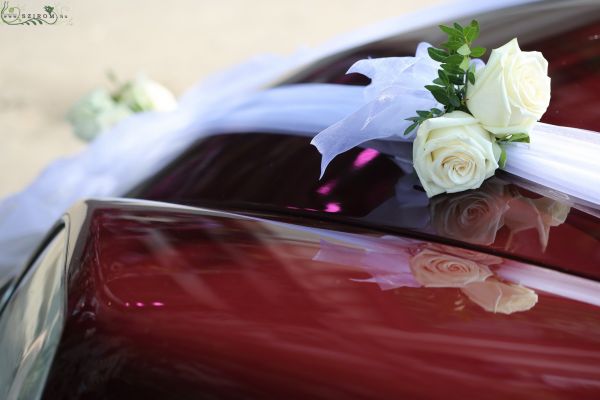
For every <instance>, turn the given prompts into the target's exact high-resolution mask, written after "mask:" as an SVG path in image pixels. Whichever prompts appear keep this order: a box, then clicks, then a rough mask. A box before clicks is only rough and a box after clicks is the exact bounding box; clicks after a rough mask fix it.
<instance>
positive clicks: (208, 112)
mask: <svg viewBox="0 0 600 400" xmlns="http://www.w3.org/2000/svg"><path fill="white" fill-rule="evenodd" d="M426 46H427V45H426V44H422V45H420V46H419V47H418V50H417V55H416V56H415V57H400V58H385V59H373V60H363V61H360V62H358V63H357V64H355V65H354V66H353V68H352V69H351V72H359V73H362V74H365V75H366V76H369V77H371V78H372V83H371V85H369V86H367V87H366V88H365V87H360V86H347V85H335V84H298V85H288V86H280V87H276V88H273V89H268V90H262V91H260V90H259V88H260V87H261V86H264V85H267V84H268V83H269V81H271V80H273V79H274V78H275V77H277V76H281V74H283V73H285V72H286V71H289V70H290V69H293V68H295V67H297V66H298V65H299V64H302V63H304V62H305V61H306V58H305V57H304V56H302V55H299V56H298V57H297V58H295V59H291V60H281V59H279V60H275V59H273V58H261V59H257V60H254V61H253V62H249V63H247V64H244V65H242V66H240V67H238V68H235V69H233V70H230V71H227V72H226V73H223V74H221V75H220V76H219V77H216V78H213V80H211V81H209V82H207V83H206V84H203V85H200V86H198V87H196V88H194V89H192V90H191V91H190V92H189V93H188V94H187V95H186V96H185V97H184V98H183V99H182V100H181V102H180V107H179V109H178V110H177V111H175V112H172V113H164V114H161V113H145V114H140V115H134V116H133V117H131V118H129V119H127V120H125V121H123V122H122V123H121V124H119V125H118V126H116V127H115V128H114V129H112V130H111V131H109V132H106V133H105V134H103V135H102V136H101V137H99V138H98V139H97V140H96V141H94V142H93V143H92V144H91V145H90V146H89V147H88V148H87V149H86V151H84V152H82V153H80V154H78V155H76V156H74V157H71V158H67V159H62V160H58V161H56V162H54V163H52V164H51V165H50V166H49V167H48V168H47V169H46V170H45V171H44V172H43V173H42V174H41V175H40V176H39V177H38V178H37V179H36V180H35V181H34V182H33V183H32V184H31V185H30V186H29V187H28V188H27V189H25V190H24V191H23V192H21V193H18V194H15V195H13V196H10V197H8V198H6V199H4V200H2V201H1V202H0V287H1V286H2V284H3V283H4V280H5V279H6V277H7V276H9V275H10V273H11V271H15V269H17V268H18V267H19V266H20V265H21V264H22V263H23V262H24V261H25V260H26V258H27V257H28V256H29V254H30V252H31V251H32V250H33V248H34V247H35V245H36V243H37V242H38V241H39V240H40V239H41V238H42V237H43V236H44V234H45V232H46V231H47V230H48V229H49V228H50V227H51V226H52V224H53V223H54V221H56V219H57V218H59V217H60V215H61V214H62V213H63V212H64V211H65V210H66V209H67V208H68V207H69V206H70V205H71V204H73V203H74V202H76V201H78V200H81V199H84V198H89V197H107V196H111V197H115V196H122V195H124V194H125V193H127V191H129V190H131V189H132V188H133V187H135V185H137V184H139V183H140V182H142V181H143V180H145V179H147V178H148V177H150V176H152V174H154V173H156V171H159V170H160V169H161V168H163V167H164V166H165V165H166V164H167V163H168V162H170V161H171V160H172V159H173V158H174V157H176V156H177V155H178V154H180V153H181V152H182V151H184V150H185V149H186V148H188V147H189V146H190V145H191V144H192V143H194V142H195V141H196V140H198V139H199V138H201V137H204V136H207V135H210V134H215V133H234V132H256V131H264V132H280V133H288V134H297V135H306V136H315V134H317V132H319V131H322V132H321V133H320V134H318V135H317V136H315V137H314V139H313V144H315V146H317V148H318V149H319V151H321V153H322V154H323V161H322V169H323V170H324V168H325V167H326V165H327V164H328V163H329V162H330V161H331V160H332V159H333V158H334V157H335V156H336V155H337V154H340V153H342V152H344V151H347V150H349V149H351V148H352V147H354V146H357V145H361V144H364V145H368V146H376V147H377V149H378V150H383V151H384V152H385V153H386V154H390V155H393V156H395V157H396V158H400V159H402V160H403V161H404V163H403V165H405V164H406V165H408V167H407V168H410V160H408V158H407V156H409V154H406V148H407V146H406V143H402V142H406V141H409V142H410V141H411V140H412V138H411V137H405V136H403V132H404V130H405V129H406V127H407V126H408V121H405V118H407V117H410V116H412V115H414V111H415V110H418V109H429V108H431V107H433V106H435V104H436V102H435V100H434V99H433V98H432V97H431V95H430V94H429V92H428V91H426V90H425V89H423V86H424V85H425V84H428V83H429V82H431V81H432V80H433V79H434V78H435V71H437V63H435V62H434V61H432V60H430V59H429V58H428V57H424V54H426V51H425V50H426ZM373 139H377V140H376V141H373ZM507 153H508V163H507V165H506V168H505V169H506V171H508V172H510V173H513V174H515V175H517V176H520V177H522V178H524V179H527V180H530V181H533V182H536V183H540V184H542V185H545V186H547V187H549V188H551V189H553V190H555V191H557V192H561V193H564V194H566V195H568V196H573V197H575V198H579V199H584V200H587V201H589V202H591V203H593V204H595V205H598V204H600V136H599V134H598V133H596V132H590V131H584V130H580V129H574V128H567V127H558V126H552V125H548V124H537V125H536V127H535V128H534V130H533V132H532V133H531V144H530V145H526V144H515V145H510V146H507ZM559 194H560V193H559ZM561 196H562V197H561ZM559 197H561V198H563V199H565V197H564V196H563V195H560V196H559ZM566 200H568V198H566ZM3 272H4V274H3ZM7 272H8V274H7Z"/></svg>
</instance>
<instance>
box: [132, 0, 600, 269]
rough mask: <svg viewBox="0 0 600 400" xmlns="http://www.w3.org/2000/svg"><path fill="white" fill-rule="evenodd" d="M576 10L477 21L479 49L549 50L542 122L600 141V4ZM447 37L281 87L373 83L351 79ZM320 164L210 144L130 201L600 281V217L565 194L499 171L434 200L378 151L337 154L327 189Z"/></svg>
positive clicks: (289, 140)
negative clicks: (294, 220) (346, 233)
mask: <svg viewBox="0 0 600 400" xmlns="http://www.w3.org/2000/svg"><path fill="white" fill-rule="evenodd" d="M569 4H570V5H569V6H568V7H567V5H564V4H562V5H561V4H560V3H554V2H549V3H546V2H543V3H535V4H533V5H527V6H521V7H517V8H510V9H505V10H500V11H496V12H493V13H489V14H485V15H481V16H479V15H478V16H476V17H477V19H478V20H479V21H480V23H481V24H482V26H485V29H483V30H482V32H484V35H483V36H482V38H481V42H482V45H484V46H486V47H487V48H496V47H499V46H500V45H502V44H503V43H505V42H507V41H508V40H510V39H512V38H513V37H515V36H518V37H519V41H520V45H521V47H522V48H523V49H525V50H537V51H541V52H543V54H544V56H545V57H546V59H548V61H549V65H550V71H549V74H550V76H551V79H552V101H551V104H550V107H549V109H548V111H547V112H546V114H545V116H544V118H543V121H544V122H548V123H552V124H557V125H566V126H572V127H578V128H584V129H590V130H595V131H600V113H598V112H597V110H598V108H599V107H600V96H599V95H598V93H600V18H598V15H600V14H599V13H598V11H599V10H600V7H599V6H600V5H599V4H598V3H597V2H596V3H595V4H594V2H577V3H576V4H575V3H569ZM465 20H466V21H468V20H469V18H465ZM441 39H442V36H441V34H440V33H438V29H437V27H435V26H433V27H429V28H426V29H421V30H419V31H415V32H411V33H408V34H404V35H402V36H401V37H396V38H389V39H386V40H383V41H380V42H377V43H371V44H369V45H366V46H363V47H361V48H357V49H354V50H353V51H352V52H348V53H345V54H338V55H335V56H332V57H329V58H328V59H325V60H322V61H320V62H319V63H315V64H314V65H311V66H309V67H308V68H306V69H305V70H304V71H301V72H300V73H298V74H297V75H296V76H294V77H293V78H291V79H288V80H286V81H285V82H283V83H286V84H289V83H295V82H334V83H343V84H353V85H365V84H367V83H368V80H367V79H365V78H364V77H362V76H359V75H356V74H351V75H345V71H346V70H347V69H348V67H349V66H350V65H352V64H353V63H354V62H355V61H357V60H359V59H362V58H365V57H383V56H403V55H410V54H412V53H414V49H415V47H416V45H417V43H418V42H420V41H429V42H432V43H438V42H440V40H441ZM319 165H320V154H319V153H318V152H317V150H316V149H315V148H314V147H312V146H311V145H310V138H306V137H302V136H294V135H282V134H273V133H270V132H247V133H243V134H237V133H236V134H228V133H226V132H224V133H223V134H222V135H213V136H211V137H208V138H204V139H202V140H200V141H199V142H198V143H196V144H195V145H194V146H192V147H191V148H189V149H188V151H187V152H185V153H184V154H183V155H182V156H180V157H179V158H178V159H177V160H175V161H174V162H173V163H171V164H170V165H169V166H167V167H166V168H165V169H163V170H162V171H161V172H160V173H159V174H157V175H156V176H154V177H152V178H151V179H149V180H148V181H147V182H145V183H143V184H142V185H140V186H139V187H138V188H137V189H136V190H134V191H133V192H132V193H131V194H130V196H132V197H137V198H143V199H152V200H160V201H168V202H172V203H179V204H188V205H202V206H210V207H217V208H224V209H232V210H238V211H246V212H255V213H256V212H258V213H277V215H280V216H281V215H285V214H286V213H289V214H294V215H306V216H307V217H310V218H311V219H312V220H318V219H325V218H326V219H334V220H341V221H344V222H345V223H348V224H362V225H367V226H371V227H374V228H376V229H378V230H380V231H390V232H395V233H400V234H409V235H412V236H419V237H425V238H428V239H430V240H442V241H446V242H450V243H460V244H461V245H462V246H470V247H472V248H476V249H479V250H484V251H493V252H495V253H498V254H501V255H504V256H507V257H513V258H522V259H526V260H528V261H532V262H536V263H538V264H540V265H545V266H549V267H552V268H556V269H562V270H566V271H568V272H570V273H573V274H579V275H582V276H586V277H593V278H599V277H600V271H598V270H597V266H598V265H600V218H599V216H600V212H599V211H598V210H595V209H593V208H591V207H589V205H588V206H586V205H581V204H579V205H575V206H574V205H572V204H569V205H568V204H567V203H566V202H564V201H563V200H561V199H564V197H561V195H560V194H559V193H558V194H557V193H552V192H550V191H548V190H547V189H545V188H543V187H538V186H536V185H533V184H529V183H527V182H523V181H521V180H518V179H517V178H515V177H513V176H510V175H508V174H504V173H498V174H497V175H496V176H495V177H493V178H491V179H489V180H488V181H486V183H485V184H484V185H483V186H482V187H481V188H480V189H478V190H472V191H468V192H464V193H459V194H455V195H443V196H436V197H434V198H432V199H431V200H429V199H427V197H426V196H425V194H424V192H423V190H422V188H421V187H420V186H419V185H418V180H415V177H414V175H412V174H406V173H405V172H404V171H403V170H402V169H401V168H400V167H399V166H398V165H397V164H396V163H395V162H394V161H393V160H392V159H391V158H390V157H387V156H385V155H383V154H380V153H379V152H378V151H377V150H376V149H373V148H354V149H352V150H350V151H348V152H346V153H344V154H342V155H340V156H338V157H337V158H336V159H335V160H334V161H333V162H332V163H331V164H330V166H329V167H328V169H327V172H326V173H325V175H324V177H323V178H322V179H320V180H319ZM307 220H308V219H307Z"/></svg>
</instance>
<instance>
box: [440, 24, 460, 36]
mask: <svg viewBox="0 0 600 400" xmlns="http://www.w3.org/2000/svg"><path fill="white" fill-rule="evenodd" d="M439 27H440V30H441V31H442V32H444V33H445V34H447V35H448V36H449V37H452V36H460V35H461V32H459V31H457V30H456V29H454V28H450V27H449V26H446V25H439Z"/></svg>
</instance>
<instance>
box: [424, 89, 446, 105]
mask: <svg viewBox="0 0 600 400" xmlns="http://www.w3.org/2000/svg"><path fill="white" fill-rule="evenodd" d="M425 88H426V89H427V90H429V91H430V92H431V94H432V95H433V97H434V98H435V99H436V100H437V101H439V102H440V103H442V104H444V105H446V106H449V105H451V104H452V103H451V101H450V97H449V96H448V93H446V91H445V90H444V88H442V87H439V86H433V85H427V86H425Z"/></svg>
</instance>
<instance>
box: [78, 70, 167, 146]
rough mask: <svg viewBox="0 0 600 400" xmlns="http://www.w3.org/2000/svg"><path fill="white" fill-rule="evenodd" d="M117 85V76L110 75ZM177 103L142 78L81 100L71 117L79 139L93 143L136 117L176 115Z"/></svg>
mask: <svg viewBox="0 0 600 400" xmlns="http://www.w3.org/2000/svg"><path fill="white" fill-rule="evenodd" d="M109 78H110V79H111V80H112V81H113V82H114V81H115V79H114V76H111V75H109ZM176 107H177V100H176V99H175V96H174V95H173V93H171V92H170V91H169V90H168V89H166V88H165V87H164V86H162V85H160V84H158V83H156V82H154V81H152V80H150V79H148V78H147V77H146V76H144V75H139V76H138V77H136V78H135V79H133V80H131V81H128V82H125V83H124V84H122V85H119V86H118V87H117V89H116V90H115V91H114V92H113V93H110V92H109V91H107V90H105V89H96V90H93V91H92V92H90V93H88V94H87V95H85V96H84V97H83V98H81V99H80V100H79V101H78V102H77V103H75V105H73V107H72V108H71V109H70V110H69V112H68V114H67V120H68V121H69V122H70V123H71V125H72V126H73V131H74V132H75V135H77V136H78V137H79V138H81V139H83V140H85V141H91V140H93V139H94V138H95V137H96V136H98V135H99V134H100V133H102V132H103V131H105V130H107V129H109V128H111V127H112V126H114V125H115V124H117V123H118V122H119V121H121V120H122V119H124V118H126V117H128V116H130V115H132V114H133V113H138V112H145V111H172V110H174V109H175V108H176Z"/></svg>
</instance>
